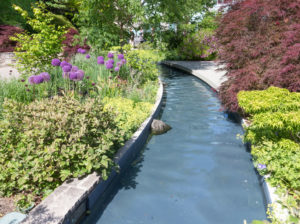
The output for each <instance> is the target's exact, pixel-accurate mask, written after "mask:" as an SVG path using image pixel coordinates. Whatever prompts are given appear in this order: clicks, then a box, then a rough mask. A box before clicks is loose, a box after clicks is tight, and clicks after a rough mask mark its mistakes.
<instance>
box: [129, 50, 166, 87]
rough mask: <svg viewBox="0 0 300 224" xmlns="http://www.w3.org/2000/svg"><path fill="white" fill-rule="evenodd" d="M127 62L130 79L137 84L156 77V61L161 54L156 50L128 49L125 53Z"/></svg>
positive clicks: (161, 57) (159, 59)
mask: <svg viewBox="0 0 300 224" xmlns="http://www.w3.org/2000/svg"><path fill="white" fill-rule="evenodd" d="M126 59H127V63H128V65H129V66H130V79H131V81H133V82H134V83H135V84H136V85H137V86H138V85H140V84H144V83H145V82H146V81H148V80H150V81H153V80H156V79H157V78H158V69H157V66H156V64H157V62H159V61H161V60H162V59H163V56H162V55H161V54H160V53H159V51H156V50H143V49H141V50H130V51H128V52H127V54H126Z"/></svg>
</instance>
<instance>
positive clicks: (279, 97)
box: [238, 87, 300, 223]
mask: <svg viewBox="0 0 300 224" xmlns="http://www.w3.org/2000/svg"><path fill="white" fill-rule="evenodd" d="M238 102H239V106H240V107H241V108H242V109H243V111H244V112H245V113H246V114H248V115H249V116H250V117H249V119H250V121H251V124H250V126H249V127H246V132H245V136H244V140H245V141H247V142H251V144H252V151H251V154H252V155H253V159H254V163H255V166H256V167H257V169H258V171H259V173H260V174H261V175H270V177H269V178H268V179H267V181H268V182H269V183H270V184H271V185H272V186H274V187H277V188H278V194H279V195H280V196H281V198H282V201H281V203H282V205H283V206H284V207H286V208H287V209H288V210H289V213H290V218H289V222H288V223H293V222H294V223H298V222H299V221H300V93H295V92H290V91H289V90H287V89H281V88H278V87H269V88H268V89H267V90H262V91H259V90H256V91H241V92H239V93H238ZM273 221H274V223H278V221H276V219H274V220H273ZM279 223H280V222H279Z"/></svg>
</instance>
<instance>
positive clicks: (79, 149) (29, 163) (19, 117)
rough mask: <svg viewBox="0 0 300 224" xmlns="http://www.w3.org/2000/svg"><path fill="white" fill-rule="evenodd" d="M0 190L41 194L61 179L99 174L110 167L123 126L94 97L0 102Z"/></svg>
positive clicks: (3, 192) (57, 184) (107, 173)
mask: <svg viewBox="0 0 300 224" xmlns="http://www.w3.org/2000/svg"><path fill="white" fill-rule="evenodd" d="M0 135H1V138H0V144H1V148H0V154H1V157H0V193H1V195H4V196H10V195H12V194H18V193H22V192H23V193H24V192H26V193H29V194H33V195H41V196H43V195H44V194H45V193H46V192H49V191H51V190H54V189H55V188H56V187H57V186H59V185H60V184H61V183H62V182H63V181H64V180H66V179H68V178H71V177H80V176H83V175H86V174H89V173H91V172H92V171H97V172H99V173H100V174H101V176H102V178H103V179H106V178H107V177H108V175H109V172H110V170H111V168H112V167H113V166H114V163H113V158H114V155H115V153H116V150H118V149H119V148H120V146H121V144H122V143H123V141H124V139H123V135H124V134H123V131H122V130H120V128H119V127H118V126H117V124H116V122H115V121H114V118H113V116H112V114H111V113H109V112H107V111H105V110H104V108H103V104H102V103H101V102H100V101H99V99H98V98H94V99H92V98H87V99H86V100H85V101H83V102H80V101H79V100H76V99H75V98H74V97H73V96H72V95H65V96H54V97H53V98H52V99H43V100H40V101H35V102H32V103H30V104H28V105H25V104H23V103H20V102H16V101H14V100H6V101H5V102H4V104H3V119H1V120H0Z"/></svg>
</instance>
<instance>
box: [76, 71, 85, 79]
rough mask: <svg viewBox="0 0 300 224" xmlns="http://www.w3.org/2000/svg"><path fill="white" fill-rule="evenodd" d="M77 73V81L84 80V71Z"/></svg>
mask: <svg viewBox="0 0 300 224" xmlns="http://www.w3.org/2000/svg"><path fill="white" fill-rule="evenodd" d="M76 73H77V80H82V79H83V77H84V71H82V70H78V71H77V72H76Z"/></svg>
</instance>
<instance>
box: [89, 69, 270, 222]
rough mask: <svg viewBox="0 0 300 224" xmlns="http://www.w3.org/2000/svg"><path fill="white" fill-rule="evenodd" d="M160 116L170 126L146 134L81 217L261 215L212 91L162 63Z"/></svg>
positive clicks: (238, 145) (237, 144)
mask: <svg viewBox="0 0 300 224" xmlns="http://www.w3.org/2000/svg"><path fill="white" fill-rule="evenodd" d="M161 76H162V80H163V82H164V83H166V86H165V88H166V93H165V97H166V101H165V106H164V108H163V112H162V115H161V119H162V120H163V121H165V122H166V123H168V124H169V125H171V126H172V127H173V129H172V130H171V131H169V132H168V133H166V134H164V135H159V136H153V137H152V138H151V139H150V140H149V142H148V144H147V145H146V146H145V148H144V150H143V151H142V152H141V154H140V155H139V156H138V158H137V159H136V160H135V161H134V162H133V164H132V165H131V167H130V168H129V170H128V172H127V173H126V174H125V175H124V176H123V177H122V179H121V180H120V181H119V183H118V184H117V186H116V188H115V189H114V190H113V192H112V193H111V195H110V198H108V199H107V200H106V204H103V203H102V202H101V203H99V204H98V206H96V207H95V208H93V209H92V212H91V214H90V215H89V216H88V218H87V219H86V220H85V222H84V223H85V224H94V223H97V224H243V220H247V223H251V221H252V220H254V219H266V215H265V206H264V197H263V193H262V190H261V186H260V184H259V181H258V178H257V175H256V173H255V170H254V167H253V164H252V162H251V157H250V154H249V153H248V152H247V151H246V149H245V147H244V145H243V143H242V141H241V140H240V139H237V137H236V136H237V134H242V128H241V126H240V125H239V124H237V123H234V122H232V121H230V120H229V119H228V118H227V116H226V114H224V113H223V112H221V111H220V102H219V100H218V98H217V96H216V94H215V93H214V92H213V91H211V89H210V88H209V87H208V86H207V85H206V84H204V83H203V82H202V81H200V80H198V79H197V78H195V77H193V76H190V75H187V74H185V73H182V72H180V71H177V70H173V69H169V68H165V67H163V68H162V75H161Z"/></svg>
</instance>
